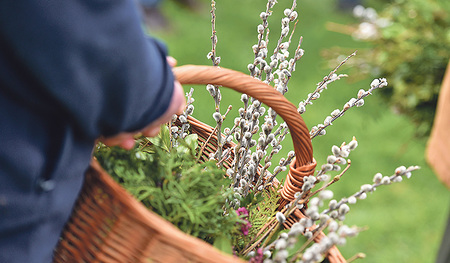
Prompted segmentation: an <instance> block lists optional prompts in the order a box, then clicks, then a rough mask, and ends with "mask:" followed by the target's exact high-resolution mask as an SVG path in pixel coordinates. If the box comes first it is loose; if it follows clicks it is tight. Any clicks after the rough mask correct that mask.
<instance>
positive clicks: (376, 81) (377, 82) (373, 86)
mask: <svg viewBox="0 0 450 263" xmlns="http://www.w3.org/2000/svg"><path fill="white" fill-rule="evenodd" d="M379 84H380V80H379V79H374V80H372V83H370V87H371V88H376V87H377V86H378V85H379Z"/></svg>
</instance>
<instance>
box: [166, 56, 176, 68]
mask: <svg viewBox="0 0 450 263" xmlns="http://www.w3.org/2000/svg"><path fill="white" fill-rule="evenodd" d="M166 59H167V62H168V63H169V65H170V66H171V67H175V66H176V65H177V60H176V59H175V58H173V57H171V56H168V57H167V58H166Z"/></svg>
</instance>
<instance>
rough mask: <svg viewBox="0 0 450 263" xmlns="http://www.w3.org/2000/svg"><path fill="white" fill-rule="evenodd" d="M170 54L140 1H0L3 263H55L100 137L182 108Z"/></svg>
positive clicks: (126, 135) (124, 137)
mask: <svg viewBox="0 0 450 263" xmlns="http://www.w3.org/2000/svg"><path fill="white" fill-rule="evenodd" d="M166 55H167V52H166V49H165V46H164V45H163V44H161V43H160V42H158V41H156V40H155V39H153V38H149V37H147V36H145V35H144V33H143V31H142V27H141V21H140V18H139V11H138V8H137V7H136V4H135V1H132V0H128V1H99V0H73V1H60V0H45V1H44V0H27V1H1V2H0V262H8V263H12V262H21V263H23V262H28V263H30V262H31V263H34V262H38V263H41V262H51V261H52V253H53V249H54V247H55V246H56V244H57V242H58V239H59V236H60V234H61V231H62V230H63V227H64V225H65V223H66V221H67V220H68V218H69V216H70V213H71V210H72V208H73V205H74V203H75V201H76V199H77V195H78V193H79V191H80V189H81V186H82V182H83V174H84V172H85V170H86V169H87V168H88V166H89V163H90V159H91V153H92V150H93V147H94V145H95V142H96V140H97V139H98V138H100V139H101V140H102V141H103V142H104V143H106V144H108V145H118V146H121V147H123V148H126V149H130V148H132V147H133V146H134V135H135V134H136V133H141V134H143V135H146V136H154V135H156V134H157V132H158V131H159V125H160V124H162V123H164V122H166V121H168V120H169V119H170V118H171V116H172V114H174V113H176V112H177V111H178V112H179V111H180V109H181V108H183V106H184V96H183V91H182V87H181V85H180V84H179V83H178V82H177V81H175V80H174V76H173V74H172V71H171V65H170V64H173V60H172V59H166Z"/></svg>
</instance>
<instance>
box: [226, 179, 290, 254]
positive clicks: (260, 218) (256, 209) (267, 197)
mask: <svg viewBox="0 0 450 263" xmlns="http://www.w3.org/2000/svg"><path fill="white" fill-rule="evenodd" d="M281 185H282V183H280V184H279V187H278V188H268V189H267V191H263V192H260V193H258V194H257V195H256V196H255V195H254V193H252V192H250V193H249V194H248V195H247V196H246V197H245V198H244V199H243V201H242V202H241V206H242V207H246V208H247V210H248V221H249V222H250V223H251V225H252V226H251V228H250V229H249V231H248V235H247V236H244V235H236V236H234V237H233V244H234V245H235V250H236V251H237V252H238V253H239V252H240V251H241V250H242V249H244V248H245V247H246V246H247V245H249V244H251V243H252V242H251V241H252V240H254V239H256V236H257V234H258V232H259V231H260V230H261V228H262V227H263V226H264V225H265V224H266V223H267V222H269V220H271V219H272V218H273V217H274V216H275V214H276V209H277V207H278V200H279V199H280V194H279V193H278V190H279V189H280V187H281ZM274 236H276V235H274Z"/></svg>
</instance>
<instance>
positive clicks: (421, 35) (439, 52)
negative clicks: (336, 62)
mask: <svg viewBox="0 0 450 263" xmlns="http://www.w3.org/2000/svg"><path fill="white" fill-rule="evenodd" d="M363 5H366V6H367V7H374V9H371V8H370V9H366V10H362V9H359V11H357V10H355V11H356V12H354V14H355V13H356V15H358V16H359V17H360V19H361V21H360V22H361V23H360V24H359V25H356V26H355V25H354V24H353V25H346V26H347V27H346V28H347V30H342V27H341V28H340V29H341V30H342V31H341V32H347V33H350V34H352V35H353V36H354V38H355V39H359V40H361V41H368V42H370V44H371V47H370V48H369V49H362V50H360V58H361V59H359V60H356V61H355V64H357V67H358V68H360V69H361V68H364V69H363V70H360V72H361V71H362V72H367V75H368V76H370V77H379V76H383V77H386V78H387V79H389V84H390V85H389V86H388V87H387V88H386V89H383V91H382V92H381V94H382V96H383V98H384V99H385V100H386V101H387V103H388V104H389V105H390V106H391V107H392V109H393V110H394V111H396V112H400V113H404V114H406V115H407V116H409V117H410V118H411V119H412V121H413V122H414V123H415V124H416V128H417V130H416V135H418V136H427V135H429V133H430V130H431V127H432V123H433V119H434V112H435V108H436V104H437V98H438V94H439V90H440V85H441V82H442V78H443V76H444V72H445V69H446V66H447V64H448V62H449V58H450V1H448V0H382V1H372V0H368V1H365V2H363ZM373 11H375V12H373ZM364 13H365V14H364ZM336 29H337V30H339V29H338V28H336ZM361 30H363V31H366V32H360V31H361ZM368 31H374V32H372V33H373V35H370V33H371V32H368ZM361 33H363V34H364V33H365V34H366V35H365V36H364V35H362V36H361V35H360V34H361ZM367 34H369V35H367ZM339 51H340V52H342V50H339V48H337V49H334V50H333V51H332V52H328V54H327V56H328V57H330V55H331V56H335V55H336V52H339Z"/></svg>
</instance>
